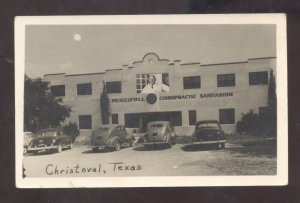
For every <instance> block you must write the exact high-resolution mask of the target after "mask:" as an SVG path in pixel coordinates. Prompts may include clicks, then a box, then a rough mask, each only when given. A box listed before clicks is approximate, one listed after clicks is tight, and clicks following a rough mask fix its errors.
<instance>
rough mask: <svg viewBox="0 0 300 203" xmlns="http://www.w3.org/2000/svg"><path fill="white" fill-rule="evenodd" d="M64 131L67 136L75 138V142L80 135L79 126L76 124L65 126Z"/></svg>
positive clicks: (71, 123)
mask: <svg viewBox="0 0 300 203" xmlns="http://www.w3.org/2000/svg"><path fill="white" fill-rule="evenodd" d="M62 131H63V133H64V134H65V135H67V136H71V137H73V140H75V138H76V137H77V136H78V135H79V133H80V131H79V129H78V125H77V123H75V122H70V123H68V124H67V125H64V126H63V128H62Z"/></svg>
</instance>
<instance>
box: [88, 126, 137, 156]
mask: <svg viewBox="0 0 300 203" xmlns="http://www.w3.org/2000/svg"><path fill="white" fill-rule="evenodd" d="M134 140H135V138H134V136H133V135H132V134H128V133H127V131H126V129H125V127H124V126H123V125H120V124H110V125H103V126H101V127H100V128H98V129H96V130H94V131H93V132H92V136H91V140H90V143H89V148H92V150H93V151H94V152H96V151H98V150H101V149H103V150H104V149H108V150H116V151H118V150H120V149H121V147H123V146H126V145H127V146H132V144H133V142H134Z"/></svg>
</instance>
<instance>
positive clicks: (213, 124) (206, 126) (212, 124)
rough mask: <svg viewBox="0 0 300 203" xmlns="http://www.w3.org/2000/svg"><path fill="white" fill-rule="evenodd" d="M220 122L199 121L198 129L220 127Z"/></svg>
mask: <svg viewBox="0 0 300 203" xmlns="http://www.w3.org/2000/svg"><path fill="white" fill-rule="evenodd" d="M218 127H219V125H218V123H199V124H198V126H197V129H200V128H218Z"/></svg>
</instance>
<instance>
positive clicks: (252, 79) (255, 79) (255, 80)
mask: <svg viewBox="0 0 300 203" xmlns="http://www.w3.org/2000/svg"><path fill="white" fill-rule="evenodd" d="M260 74H264V75H263V77H262V75H260ZM268 84H269V73H268V71H255V72H249V85H268Z"/></svg>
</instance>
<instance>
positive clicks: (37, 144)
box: [27, 128, 73, 154]
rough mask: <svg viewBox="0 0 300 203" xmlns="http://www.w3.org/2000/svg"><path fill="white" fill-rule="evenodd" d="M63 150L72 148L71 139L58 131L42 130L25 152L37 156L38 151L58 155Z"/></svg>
mask: <svg viewBox="0 0 300 203" xmlns="http://www.w3.org/2000/svg"><path fill="white" fill-rule="evenodd" d="M65 148H70V149H72V148H73V137H71V136H67V135H64V134H63V132H62V130H60V129H52V128H50V129H44V130H40V131H39V132H38V133H37V137H35V138H33V139H32V140H31V141H30V143H29V146H28V149H27V152H28V153H30V152H32V153H34V154H37V153H38V152H39V151H45V150H46V151H53V152H58V153H60V152H61V151H62V150H63V149H65Z"/></svg>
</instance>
